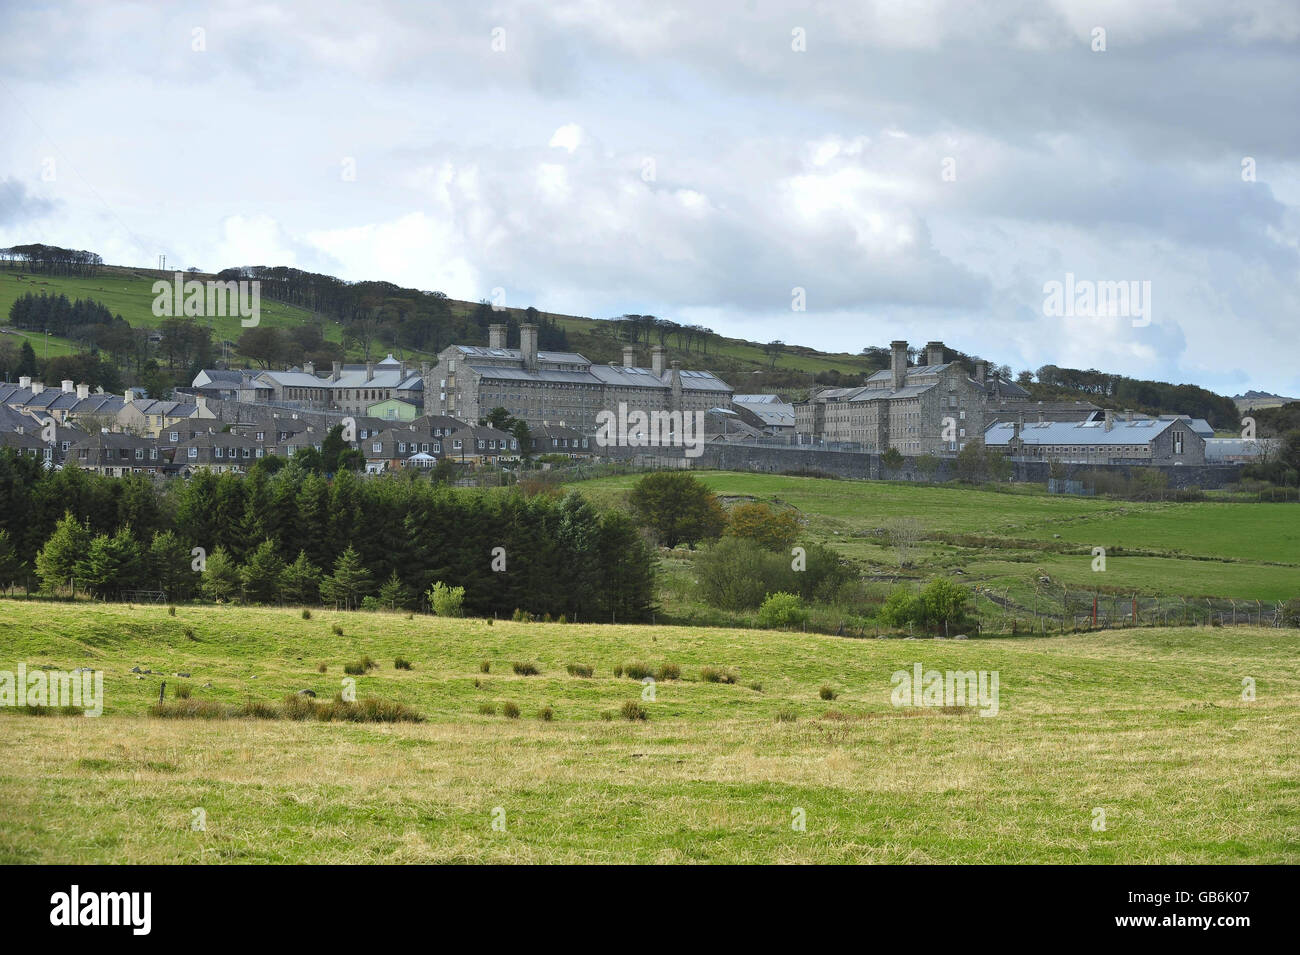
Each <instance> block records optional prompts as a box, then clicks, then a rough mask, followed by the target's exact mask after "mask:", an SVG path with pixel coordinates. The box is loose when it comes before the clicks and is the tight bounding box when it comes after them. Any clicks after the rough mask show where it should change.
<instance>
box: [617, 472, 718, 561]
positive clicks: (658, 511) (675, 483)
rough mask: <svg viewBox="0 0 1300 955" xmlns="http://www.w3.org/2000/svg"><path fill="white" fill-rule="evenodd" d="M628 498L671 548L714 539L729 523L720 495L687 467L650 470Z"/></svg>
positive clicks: (640, 518) (646, 524) (639, 516)
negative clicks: (689, 471) (682, 468)
mask: <svg viewBox="0 0 1300 955" xmlns="http://www.w3.org/2000/svg"><path fill="white" fill-rule="evenodd" d="M628 502H629V503H630V504H631V505H632V511H633V513H634V514H635V515H636V518H637V520H638V522H640V524H641V525H642V526H644V527H649V528H650V529H651V530H652V531H654V533H655V536H656V537H658V539H659V542H660V543H661V544H663V545H664V546H665V547H668V548H673V547H676V546H677V545H678V544H689V545H690V546H692V547H693V546H695V544H696V543H697V542H698V541H701V540H712V539H713V538H716V537H718V536H719V535H720V534H721V533H722V530H723V528H724V527H725V526H726V523H727V515H726V512H725V511H723V509H722V505H721V504H719V503H718V498H717V496H716V495H715V494H714V493H713V492H712V491H711V490H709V488H708V486H707V485H706V484H705V483H704V482H703V481H701V480H700V479H699V478H697V477H696V476H695V475H694V474H690V473H688V472H686V471H656V472H654V473H653V474H647V475H646V476H645V477H643V478H641V480H639V481H637V483H636V486H635V487H633V488H632V491H631V493H630V494H629V495H628Z"/></svg>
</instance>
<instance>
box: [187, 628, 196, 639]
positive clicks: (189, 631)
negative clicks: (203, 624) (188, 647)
mask: <svg viewBox="0 0 1300 955" xmlns="http://www.w3.org/2000/svg"><path fill="white" fill-rule="evenodd" d="M185 639H186V640H197V639H198V637H196V636H194V628H193V627H186V628H185Z"/></svg>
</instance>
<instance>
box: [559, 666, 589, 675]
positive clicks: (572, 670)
mask: <svg viewBox="0 0 1300 955" xmlns="http://www.w3.org/2000/svg"><path fill="white" fill-rule="evenodd" d="M565 669H566V670H568V671H569V676H591V674H592V672H593V671H592V669H591V667H589V666H587V664H585V663H570V664H569V665H568V666H567V667H565Z"/></svg>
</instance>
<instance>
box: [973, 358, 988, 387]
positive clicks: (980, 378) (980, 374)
mask: <svg viewBox="0 0 1300 955" xmlns="http://www.w3.org/2000/svg"><path fill="white" fill-rule="evenodd" d="M988 373H989V363H988V362H986V361H977V362H975V380H976V381H977V382H979V383H980V384H981V385H982V384H984V378H985V376H987V375H988Z"/></svg>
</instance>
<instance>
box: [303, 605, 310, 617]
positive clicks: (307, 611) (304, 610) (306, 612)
mask: <svg viewBox="0 0 1300 955" xmlns="http://www.w3.org/2000/svg"><path fill="white" fill-rule="evenodd" d="M302 619H304V620H310V619H311V611H310V610H308V609H307V608H306V607H303V608H302Z"/></svg>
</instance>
